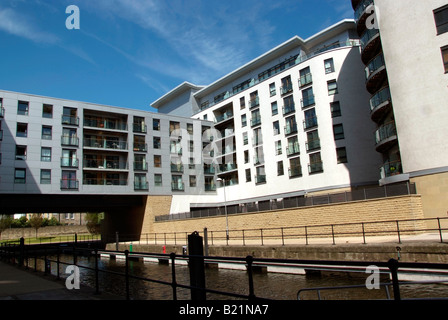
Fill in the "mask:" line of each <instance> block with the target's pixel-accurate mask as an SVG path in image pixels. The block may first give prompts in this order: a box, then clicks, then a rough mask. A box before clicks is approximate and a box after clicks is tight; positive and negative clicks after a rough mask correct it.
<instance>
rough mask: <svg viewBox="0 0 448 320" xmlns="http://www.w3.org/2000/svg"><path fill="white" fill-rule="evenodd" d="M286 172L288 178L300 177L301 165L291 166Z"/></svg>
mask: <svg viewBox="0 0 448 320" xmlns="http://www.w3.org/2000/svg"><path fill="white" fill-rule="evenodd" d="M288 173H289V177H290V178H294V177H300V176H302V166H295V167H291V168H289V170H288Z"/></svg>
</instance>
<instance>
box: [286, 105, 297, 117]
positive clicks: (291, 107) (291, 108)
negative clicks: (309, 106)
mask: <svg viewBox="0 0 448 320" xmlns="http://www.w3.org/2000/svg"><path fill="white" fill-rule="evenodd" d="M295 111H296V106H295V104H294V103H292V104H290V105H287V106H284V107H283V115H284V116H285V115H287V114H290V113H293V112H295Z"/></svg>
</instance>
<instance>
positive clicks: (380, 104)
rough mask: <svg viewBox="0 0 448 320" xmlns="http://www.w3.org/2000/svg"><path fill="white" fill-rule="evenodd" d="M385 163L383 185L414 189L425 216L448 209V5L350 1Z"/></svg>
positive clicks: (434, 1) (442, 1) (442, 0)
mask: <svg viewBox="0 0 448 320" xmlns="http://www.w3.org/2000/svg"><path fill="white" fill-rule="evenodd" d="M352 6H353V9H354V10H355V19H356V21H357V31H358V34H359V36H360V38H361V58H362V60H363V63H364V64H365V66H366V76H367V82H366V88H367V90H368V91H369V93H370V94H371V117H372V120H373V122H374V123H376V125H377V131H376V149H377V150H378V151H379V152H380V153H381V155H382V157H383V165H382V169H381V179H380V183H381V184H383V185H388V184H393V183H396V182H399V181H411V182H415V183H416V187H417V191H418V193H419V194H421V195H422V202H423V208H424V212H425V215H427V216H428V217H435V216H441V215H445V214H446V212H447V208H448V188H447V186H448V160H447V159H448V142H447V140H446V137H448V126H447V124H448V109H447V101H448V92H447V85H448V1H446V0H430V1H404V0H396V1H389V0H352Z"/></svg>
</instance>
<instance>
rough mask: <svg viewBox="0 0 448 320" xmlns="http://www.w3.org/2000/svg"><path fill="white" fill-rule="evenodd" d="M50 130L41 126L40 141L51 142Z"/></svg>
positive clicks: (48, 127)
mask: <svg viewBox="0 0 448 320" xmlns="http://www.w3.org/2000/svg"><path fill="white" fill-rule="evenodd" d="M52 135H53V134H52V128H51V127H50V126H42V140H51V138H52Z"/></svg>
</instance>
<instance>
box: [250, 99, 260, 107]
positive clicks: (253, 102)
mask: <svg viewBox="0 0 448 320" xmlns="http://www.w3.org/2000/svg"><path fill="white" fill-rule="evenodd" d="M259 105H260V97H255V98H253V99H251V100H249V106H250V109H252V108H256V107H258V106H259Z"/></svg>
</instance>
